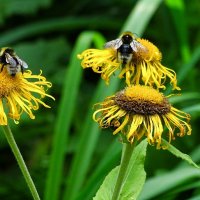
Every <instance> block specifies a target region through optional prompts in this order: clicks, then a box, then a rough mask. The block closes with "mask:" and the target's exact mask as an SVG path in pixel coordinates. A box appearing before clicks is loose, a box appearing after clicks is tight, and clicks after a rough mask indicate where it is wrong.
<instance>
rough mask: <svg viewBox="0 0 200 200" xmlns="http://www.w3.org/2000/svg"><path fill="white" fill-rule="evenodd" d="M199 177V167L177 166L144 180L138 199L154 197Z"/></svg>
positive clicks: (144, 199)
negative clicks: (174, 168) (181, 167)
mask: <svg viewBox="0 0 200 200" xmlns="http://www.w3.org/2000/svg"><path fill="white" fill-rule="evenodd" d="M199 177H200V173H199V169H196V168H193V167H192V168H191V167H187V168H183V169H180V168H178V169H176V170H173V171H170V172H168V173H165V174H163V175H159V176H156V177H153V178H150V179H148V180H147V181H146V183H145V185H144V188H143V190H142V192H141V193H140V196H139V200H147V199H155V197H157V196H160V195H161V194H163V193H165V192H167V191H169V190H170V189H173V188H175V187H177V186H179V185H181V184H183V183H186V182H187V181H189V180H191V179H194V178H199ZM157 199H159V198H157Z"/></svg>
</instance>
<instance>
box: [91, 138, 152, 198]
mask: <svg viewBox="0 0 200 200" xmlns="http://www.w3.org/2000/svg"><path fill="white" fill-rule="evenodd" d="M147 144H148V143H147V140H146V139H145V140H143V141H142V142H141V143H140V144H139V145H138V146H137V147H136V148H135V149H134V151H133V153H132V156H131V160H130V162H129V165H128V168H127V172H126V175H125V177H124V180H123V184H122V185H123V187H122V190H121V193H120V198H119V199H120V200H124V199H133V200H134V199H136V198H137V196H138V195H139V193H140V191H141V189H142V187H143V185H144V182H145V179H146V172H145V171H144V161H145V157H146V150H147ZM118 172H119V166H118V167H116V168H114V169H113V170H112V171H111V172H110V173H109V174H108V175H107V176H106V178H105V180H104V182H103V184H102V185H101V187H100V189H99V190H98V192H97V194H96V196H95V197H94V198H93V200H111V198H112V194H113V191H114V186H115V183H116V180H117V176H118Z"/></svg>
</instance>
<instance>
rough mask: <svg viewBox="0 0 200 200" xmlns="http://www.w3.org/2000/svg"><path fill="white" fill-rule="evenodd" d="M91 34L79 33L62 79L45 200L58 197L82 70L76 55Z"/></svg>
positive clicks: (86, 43)
mask: <svg viewBox="0 0 200 200" xmlns="http://www.w3.org/2000/svg"><path fill="white" fill-rule="evenodd" d="M93 36H94V32H84V33H82V34H81V35H80V37H79V38H78V40H77V43H76V45H75V48H74V51H73V52H72V57H71V62H70V64H69V67H68V69H67V73H66V76H65V79H64V80H65V83H64V88H63V92H62V99H61V101H60V103H59V108H58V116H57V121H56V122H55V131H54V138H53V147H52V153H51V159H50V167H49V171H48V177H47V182H46V190H45V194H44V195H45V196H44V199H46V200H49V199H51V200H57V199H60V198H59V188H60V184H61V181H62V169H63V161H64V153H65V150H66V144H67V140H68V134H69V128H70V124H71V120H72V114H73V110H74V107H75V102H76V99H77V94H78V90H79V85H80V81H81V77H82V71H83V70H82V68H81V67H80V64H79V61H78V60H77V58H76V57H77V54H78V53H79V52H81V51H82V50H83V49H84V48H85V47H88V46H89V45H90V43H91V41H92V39H93ZM71 88H73V90H72V89H71ZM66 102H67V103H66Z"/></svg>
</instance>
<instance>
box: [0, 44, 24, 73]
mask: <svg viewBox="0 0 200 200" xmlns="http://www.w3.org/2000/svg"><path fill="white" fill-rule="evenodd" d="M0 64H1V65H2V67H1V72H2V71H3V69H4V67H6V68H7V71H8V73H9V74H10V75H11V76H15V75H16V74H17V73H18V72H21V73H23V71H24V69H26V68H28V65H27V64H26V62H24V61H23V60H21V59H20V58H19V57H18V56H17V55H16V53H15V51H14V50H13V49H12V48H9V47H4V48H2V49H1V51H0Z"/></svg>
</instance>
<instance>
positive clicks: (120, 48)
mask: <svg viewBox="0 0 200 200" xmlns="http://www.w3.org/2000/svg"><path fill="white" fill-rule="evenodd" d="M104 47H105V48H113V49H115V50H116V51H117V58H118V61H119V62H121V64H122V66H124V65H126V64H129V63H130V62H131V61H132V59H133V56H134V53H137V52H138V51H146V48H145V47H144V46H143V45H142V44H140V43H139V42H138V41H137V40H136V38H135V36H134V35H133V34H132V33H131V32H125V33H123V34H122V35H121V36H120V37H119V38H117V39H115V40H111V41H110V42H107V43H106V44H105V46H104Z"/></svg>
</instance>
